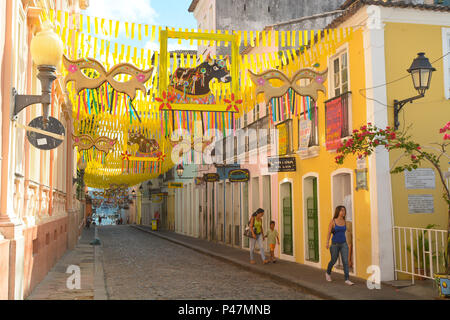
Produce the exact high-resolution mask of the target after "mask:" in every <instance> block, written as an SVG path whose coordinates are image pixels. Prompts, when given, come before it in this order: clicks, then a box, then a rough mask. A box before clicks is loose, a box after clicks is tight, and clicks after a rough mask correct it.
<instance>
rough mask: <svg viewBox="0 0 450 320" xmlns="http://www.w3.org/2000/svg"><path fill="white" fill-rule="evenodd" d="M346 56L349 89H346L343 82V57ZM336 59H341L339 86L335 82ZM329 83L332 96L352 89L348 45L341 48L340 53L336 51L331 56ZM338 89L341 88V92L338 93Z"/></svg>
mask: <svg viewBox="0 0 450 320" xmlns="http://www.w3.org/2000/svg"><path fill="white" fill-rule="evenodd" d="M343 56H345V57H346V58H345V60H346V74H347V81H346V84H347V88H346V89H347V90H344V86H343V82H342V57H343ZM336 60H338V61H339V73H338V75H339V88H337V87H336V84H335V76H336V72H335V71H336V70H335V62H336ZM329 70H330V71H329V73H330V75H329V79H330V81H329V83H330V91H329V92H330V97H333V98H334V97H338V96H340V95H342V94H344V93H346V92H349V91H350V67H349V53H348V47H347V46H345V47H344V48H343V49H341V50H339V51H338V53H336V54H335V55H334V56H332V57H330V60H329ZM336 90H339V93H336Z"/></svg>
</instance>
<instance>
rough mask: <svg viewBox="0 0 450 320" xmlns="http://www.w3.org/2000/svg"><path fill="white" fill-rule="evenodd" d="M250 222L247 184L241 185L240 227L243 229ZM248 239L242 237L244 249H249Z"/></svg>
mask: <svg viewBox="0 0 450 320" xmlns="http://www.w3.org/2000/svg"><path fill="white" fill-rule="evenodd" d="M249 220H250V214H249V212H248V182H243V183H242V225H243V226H244V228H245V227H246V226H247V224H248V221H249ZM249 242H250V241H249V239H248V237H244V248H248V247H249Z"/></svg>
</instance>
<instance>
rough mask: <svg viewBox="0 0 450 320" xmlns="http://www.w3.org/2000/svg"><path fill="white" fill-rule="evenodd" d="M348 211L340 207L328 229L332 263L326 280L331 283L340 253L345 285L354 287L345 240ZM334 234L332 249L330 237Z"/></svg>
mask: <svg viewBox="0 0 450 320" xmlns="http://www.w3.org/2000/svg"><path fill="white" fill-rule="evenodd" d="M346 213H347V211H346V209H345V207H344V206H338V207H337V208H336V210H335V211H334V217H333V220H331V222H330V226H329V228H328V236H327V245H326V247H327V249H328V248H329V249H330V253H331V261H330V263H328V269H327V273H325V278H326V279H327V281H331V276H330V275H331V269H333V266H334V265H335V263H336V261H337V259H338V257H339V253H340V254H341V259H342V263H343V264H344V275H345V283H346V284H348V285H349V286H351V285H353V282H351V281H350V279H349V272H348V245H347V240H346V238H345V231H346V230H347V227H346V222H345V215H346ZM332 233H333V239H331V247H330V236H331V234H332Z"/></svg>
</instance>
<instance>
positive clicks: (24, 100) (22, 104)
mask: <svg viewBox="0 0 450 320" xmlns="http://www.w3.org/2000/svg"><path fill="white" fill-rule="evenodd" d="M11 102H12V103H13V104H14V106H13V108H12V110H13V114H12V116H11V118H12V119H13V120H15V119H16V117H17V115H18V114H19V112H21V111H22V110H23V109H25V108H26V107H28V106H31V105H32V104H39V103H43V104H50V103H51V98H50V95H49V94H42V95H26V94H17V91H16V89H15V88H12V100H11Z"/></svg>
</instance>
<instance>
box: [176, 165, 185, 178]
mask: <svg viewBox="0 0 450 320" xmlns="http://www.w3.org/2000/svg"><path fill="white" fill-rule="evenodd" d="M183 172H184V167H183V165H182V164H181V163H180V164H179V165H178V166H177V175H178V177H179V178H181V177H182V176H183Z"/></svg>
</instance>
